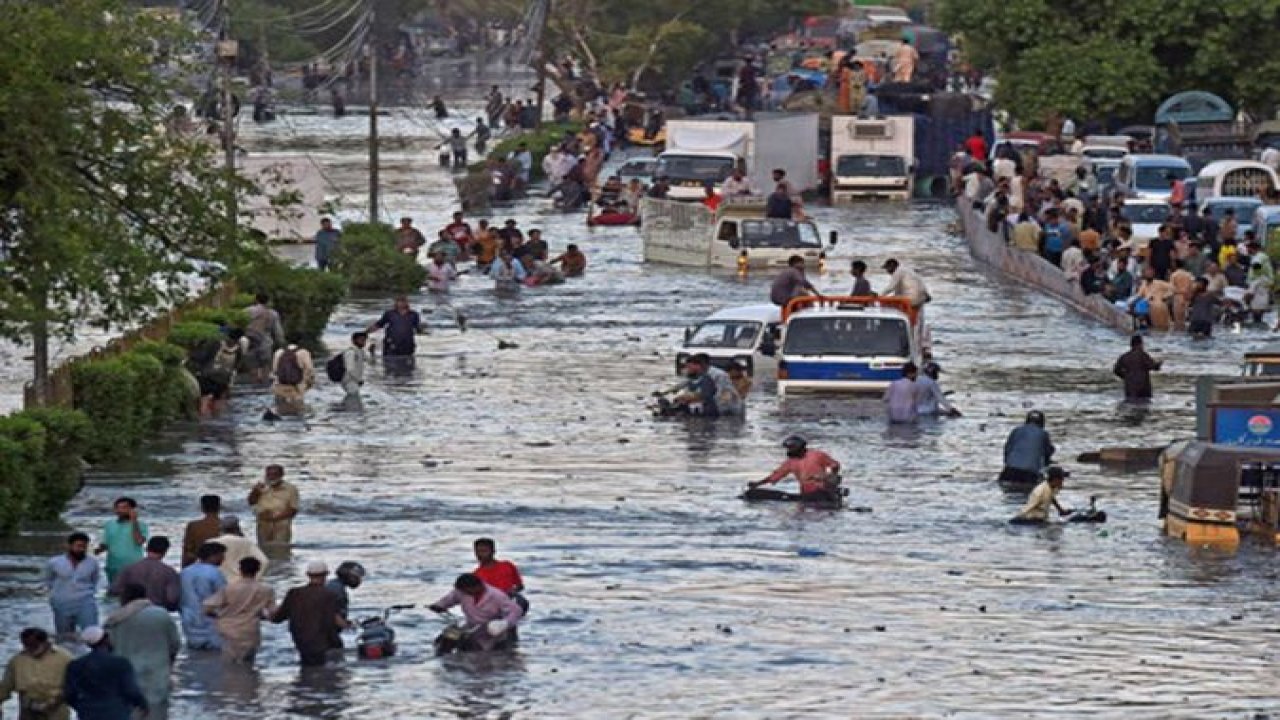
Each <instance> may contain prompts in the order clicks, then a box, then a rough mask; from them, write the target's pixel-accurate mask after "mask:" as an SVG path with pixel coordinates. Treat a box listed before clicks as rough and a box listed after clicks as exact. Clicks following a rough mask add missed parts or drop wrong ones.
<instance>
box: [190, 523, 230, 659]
mask: <svg viewBox="0 0 1280 720" xmlns="http://www.w3.org/2000/svg"><path fill="white" fill-rule="evenodd" d="M226 554H227V549H226V547H224V546H222V545H219V544H218V543H214V542H207V543H205V544H204V545H201V546H200V551H199V552H198V553H197V558H198V561H197V562H196V564H194V565H189V566H187V567H185V568H183V569H182V574H181V575H179V577H180V578H181V580H182V609H181V612H182V634H183V635H186V636H187V647H189V648H191V649H192V650H217V649H219V648H221V647H222V644H221V642H220V641H219V639H218V633H217V632H216V631H215V630H214V627H213V620H212V619H211V618H209V617H208V616H207V615H205V612H204V601H205V600H208V599H209V598H211V597H213V595H214V594H215V593H217V592H218V591H219V590H221V589H222V588H224V587H226V586H227V580H226V578H224V577H222V573H221V572H219V571H218V566H219V565H221V564H222V559H223V557H225V556H226Z"/></svg>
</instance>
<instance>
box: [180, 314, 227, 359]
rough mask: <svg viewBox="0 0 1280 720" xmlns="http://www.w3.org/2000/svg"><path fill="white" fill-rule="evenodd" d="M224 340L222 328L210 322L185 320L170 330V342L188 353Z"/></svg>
mask: <svg viewBox="0 0 1280 720" xmlns="http://www.w3.org/2000/svg"><path fill="white" fill-rule="evenodd" d="M220 340H222V329H221V328H219V327H218V326H217V325H214V324H213V323H210V322H201V321H183V322H180V323H175V324H174V326H173V327H172V328H171V329H170V330H169V344H170V345H176V346H178V347H180V348H182V349H183V350H186V351H187V352H188V353H191V352H195V351H196V350H198V349H200V348H202V347H205V346H207V345H209V343H216V342H218V341H220Z"/></svg>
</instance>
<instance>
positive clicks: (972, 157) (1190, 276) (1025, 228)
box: [952, 133, 1275, 337]
mask: <svg viewBox="0 0 1280 720" xmlns="http://www.w3.org/2000/svg"><path fill="white" fill-rule="evenodd" d="M986 158H987V145H986V141H985V140H984V139H983V138H982V136H981V134H980V133H975V134H974V136H973V137H971V138H970V139H969V141H967V142H966V143H965V144H964V145H963V146H962V147H961V148H959V149H958V151H957V153H956V155H955V157H954V158H953V164H952V167H953V177H956V178H957V187H956V191H957V193H959V194H960V195H961V196H962V197H963V199H964V201H965V202H968V203H971V204H972V205H973V207H974V208H975V209H976V210H978V211H980V212H981V213H982V215H983V217H984V218H985V221H986V223H987V227H988V229H990V230H991V231H993V232H998V233H1000V234H1001V236H1002V237H1003V238H1004V239H1005V240H1006V242H1007V243H1008V244H1009V245H1011V246H1012V247H1014V248H1017V249H1019V250H1024V251H1027V252H1032V253H1037V254H1039V255H1040V256H1041V257H1043V258H1044V259H1045V260H1047V261H1048V262H1050V263H1053V264H1054V265H1055V266H1057V267H1059V268H1060V269H1061V270H1062V273H1063V275H1064V276H1065V277H1066V279H1067V281H1068V282H1070V283H1073V284H1076V285H1078V286H1079V288H1080V291H1081V292H1083V293H1084V294H1085V295H1097V296H1101V297H1104V298H1106V299H1107V300H1108V301H1110V302H1113V303H1115V304H1116V305H1117V306H1118V307H1120V308H1122V309H1124V310H1126V311H1127V312H1129V313H1131V314H1132V315H1133V316H1134V318H1135V322H1136V324H1137V326H1138V327H1140V328H1145V327H1151V328H1155V329H1160V330H1165V329H1175V330H1185V331H1187V332H1189V333H1191V334H1192V335H1194V336H1197V337H1209V336H1211V335H1212V334H1213V329H1214V327H1215V326H1216V325H1217V324H1219V323H1220V322H1227V323H1240V322H1249V321H1252V322H1254V323H1262V322H1263V321H1264V319H1265V316H1266V315H1267V313H1268V312H1269V311H1270V310H1271V308H1272V304H1273V293H1274V286H1275V270H1274V268H1273V264H1272V261H1271V258H1270V257H1269V256H1268V255H1267V253H1266V252H1265V250H1264V248H1263V245H1262V242H1261V241H1260V240H1259V238H1257V237H1256V236H1255V235H1254V233H1253V231H1252V230H1247V231H1244V232H1241V230H1240V220H1241V219H1240V218H1237V217H1235V213H1234V211H1233V210H1232V209H1230V208H1228V209H1226V210H1225V211H1223V212H1222V214H1221V216H1220V217H1219V216H1215V215H1214V214H1213V210H1212V208H1211V207H1209V206H1206V207H1205V208H1204V209H1203V210H1198V209H1197V208H1196V206H1195V204H1194V203H1192V202H1188V201H1187V191H1186V189H1185V187H1184V183H1183V182H1182V180H1180V179H1179V178H1178V177H1177V176H1174V175H1172V174H1171V175H1170V176H1169V197H1168V201H1167V204H1168V214H1167V219H1166V220H1164V221H1163V222H1161V223H1160V224H1159V227H1158V228H1157V230H1156V232H1155V236H1154V237H1150V238H1146V237H1136V236H1135V234H1134V226H1133V223H1131V222H1130V221H1129V220H1127V219H1126V218H1125V216H1124V208H1125V204H1126V197H1125V195H1124V194H1123V193H1122V192H1119V191H1116V190H1104V189H1103V188H1100V187H1099V185H1098V182H1097V179H1096V178H1095V177H1094V176H1093V175H1092V173H1091V171H1090V170H1089V169H1088V168H1087V167H1084V166H1082V167H1080V168H1078V169H1077V170H1076V172H1075V176H1074V177H1073V178H1072V180H1071V181H1070V182H1069V183H1066V184H1065V185H1064V184H1063V183H1060V182H1059V181H1058V180H1057V179H1053V178H1045V177H1041V176H1038V175H1036V174H1035V173H1033V172H1031V171H1030V170H1029V163H1027V164H1026V166H1024V158H1023V156H1022V155H1021V154H1019V153H1018V152H1017V150H1016V149H1015V148H1014V147H1013V146H1012V145H1009V144H1001V145H999V146H997V148H996V153H995V158H994V160H992V161H991V162H987V161H986ZM1265 192H1267V193H1268V194H1269V193H1270V190H1269V189H1268V190H1267V191H1265ZM1266 201H1268V202H1269V201H1270V198H1268V199H1266Z"/></svg>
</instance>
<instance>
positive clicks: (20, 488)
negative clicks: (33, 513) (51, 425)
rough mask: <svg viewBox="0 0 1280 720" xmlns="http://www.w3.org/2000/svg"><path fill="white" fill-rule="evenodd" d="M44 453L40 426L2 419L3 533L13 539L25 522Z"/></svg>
mask: <svg viewBox="0 0 1280 720" xmlns="http://www.w3.org/2000/svg"><path fill="white" fill-rule="evenodd" d="M44 452H45V432H44V427H43V426H41V425H40V423H38V422H36V421H35V420H32V419H30V418H24V417H20V416H18V415H10V416H8V417H2V418H0V533H3V534H5V535H10V534H12V533H13V532H14V531H15V530H17V528H18V525H19V523H21V522H22V518H23V517H24V515H25V514H26V511H27V507H28V506H29V505H30V504H31V498H32V495H34V493H35V485H36V468H37V467H38V466H39V465H40V463H41V462H42V461H43V459H44Z"/></svg>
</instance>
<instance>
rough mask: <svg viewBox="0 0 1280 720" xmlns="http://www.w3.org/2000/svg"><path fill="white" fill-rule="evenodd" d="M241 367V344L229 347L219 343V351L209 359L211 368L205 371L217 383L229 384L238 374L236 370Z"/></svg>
mask: <svg viewBox="0 0 1280 720" xmlns="http://www.w3.org/2000/svg"><path fill="white" fill-rule="evenodd" d="M239 368H240V346H239V344H237V345H235V346H233V347H231V348H228V347H227V346H226V345H224V344H219V346H218V352H217V353H216V354H215V355H214V356H213V359H212V360H211V361H209V368H208V370H207V371H206V372H205V376H206V377H208V378H209V379H210V380H213V381H214V382H217V383H222V384H224V385H225V384H229V383H230V382H231V381H232V379H234V378H235V376H236V371H237V370H238V369H239Z"/></svg>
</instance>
